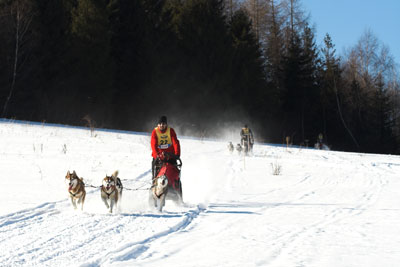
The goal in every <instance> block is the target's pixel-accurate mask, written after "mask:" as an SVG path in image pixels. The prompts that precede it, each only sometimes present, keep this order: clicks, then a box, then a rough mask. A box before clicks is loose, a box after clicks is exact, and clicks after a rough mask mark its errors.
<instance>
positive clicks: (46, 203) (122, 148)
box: [0, 121, 400, 267]
mask: <svg viewBox="0 0 400 267" xmlns="http://www.w3.org/2000/svg"><path fill="white" fill-rule="evenodd" d="M177 134H178V138H179V137H180V136H179V131H178V132H177ZM92 135H93V136H92ZM237 135H239V131H238V133H237ZM0 137H1V138H0V169H1V172H2V175H1V179H0V190H1V191H0V192H1V193H0V201H1V203H2V205H1V206H0V251H1V253H0V266H20V265H22V266H178V267H179V266H207V267H208V266H213V267H214V266H238V267H242V266H282V267H291V266H293V267H294V266H315V267H321V266H332V267H337V266H349V267H350V266H363V267H365V266H376V267H382V266H385V267H388V266H393V267H394V266H399V264H400V157H399V156H391V155H376V154H359V153H344V152H335V151H319V150H314V149H299V148H289V149H286V148H285V147H277V146H269V145H255V147H254V155H253V156H251V157H246V158H243V157H241V156H239V155H238V154H237V153H234V154H232V155H231V154H230V153H229V152H228V151H227V144H228V141H233V142H234V143H237V142H238V140H226V141H224V142H216V141H200V140H194V139H190V138H182V137H180V141H181V147H182V157H181V158H182V162H183V166H182V186H183V198H184V201H185V203H186V205H185V206H184V207H179V206H175V205H174V204H173V203H172V202H169V201H167V203H166V206H165V208H164V210H163V212H162V213H159V212H156V211H154V210H152V209H151V208H150V207H149V205H148V191H147V188H148V187H149V185H150V180H151V174H150V173H151V172H150V166H151V156H150V155H151V152H150V136H149V135H147V134H133V133H124V132H107V131H100V130H96V131H94V133H93V134H91V132H90V131H89V130H87V129H79V128H67V127H57V126H42V125H28V124H18V123H8V122H4V121H3V122H1V123H0ZM274 167H275V168H276V167H280V168H281V170H280V174H279V175H273V169H274ZM68 170H70V171H73V170H75V171H76V172H77V174H78V176H80V177H84V181H85V182H86V185H92V186H93V187H87V188H86V190H87V196H86V202H85V205H84V210H83V212H81V211H75V210H73V208H72V205H71V203H70V200H69V198H68V193H67V184H66V182H65V180H64V177H65V175H66V173H67V171H68ZM115 170H119V177H121V179H122V182H123V184H124V186H125V188H126V190H125V191H124V193H123V197H122V202H121V205H120V206H119V207H118V210H117V211H116V213H115V214H109V213H108V212H107V210H106V207H105V206H104V204H103V203H102V201H101V199H100V190H99V188H98V186H100V184H101V180H102V178H104V176H105V175H106V174H108V175H111V174H112V173H113V172H114V171H115Z"/></svg>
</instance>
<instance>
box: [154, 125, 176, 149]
mask: <svg viewBox="0 0 400 267" xmlns="http://www.w3.org/2000/svg"><path fill="white" fill-rule="evenodd" d="M155 130H156V134H157V141H158V142H157V144H158V148H159V149H167V148H169V147H170V146H172V140H171V130H170V128H169V127H167V130H166V131H165V133H162V132H161V131H160V129H159V128H158V127H156V128H155Z"/></svg>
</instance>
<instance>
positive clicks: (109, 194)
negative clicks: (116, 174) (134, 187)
mask: <svg viewBox="0 0 400 267" xmlns="http://www.w3.org/2000/svg"><path fill="white" fill-rule="evenodd" d="M103 188H104V187H103V186H101V191H103V192H104V193H105V194H106V195H107V198H110V196H111V194H112V193H114V191H115V186H114V189H113V191H111V193H107V192H106V191H105V190H104V189H103Z"/></svg>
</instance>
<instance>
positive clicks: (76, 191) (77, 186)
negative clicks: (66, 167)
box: [65, 171, 86, 210]
mask: <svg viewBox="0 0 400 267" xmlns="http://www.w3.org/2000/svg"><path fill="white" fill-rule="evenodd" d="M65 179H67V180H68V181H69V184H68V193H69V197H70V198H71V202H72V206H74V209H77V204H81V210H83V204H84V203H85V197H86V190H85V183H84V182H83V178H79V177H78V175H77V174H76V172H75V171H73V172H72V173H70V172H69V171H68V172H67V175H66V176H65Z"/></svg>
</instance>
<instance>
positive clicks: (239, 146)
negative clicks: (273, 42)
mask: <svg viewBox="0 0 400 267" xmlns="http://www.w3.org/2000/svg"><path fill="white" fill-rule="evenodd" d="M236 150H237V152H238V153H239V155H240V154H242V150H243V148H242V146H241V145H240V144H237V145H236Z"/></svg>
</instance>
